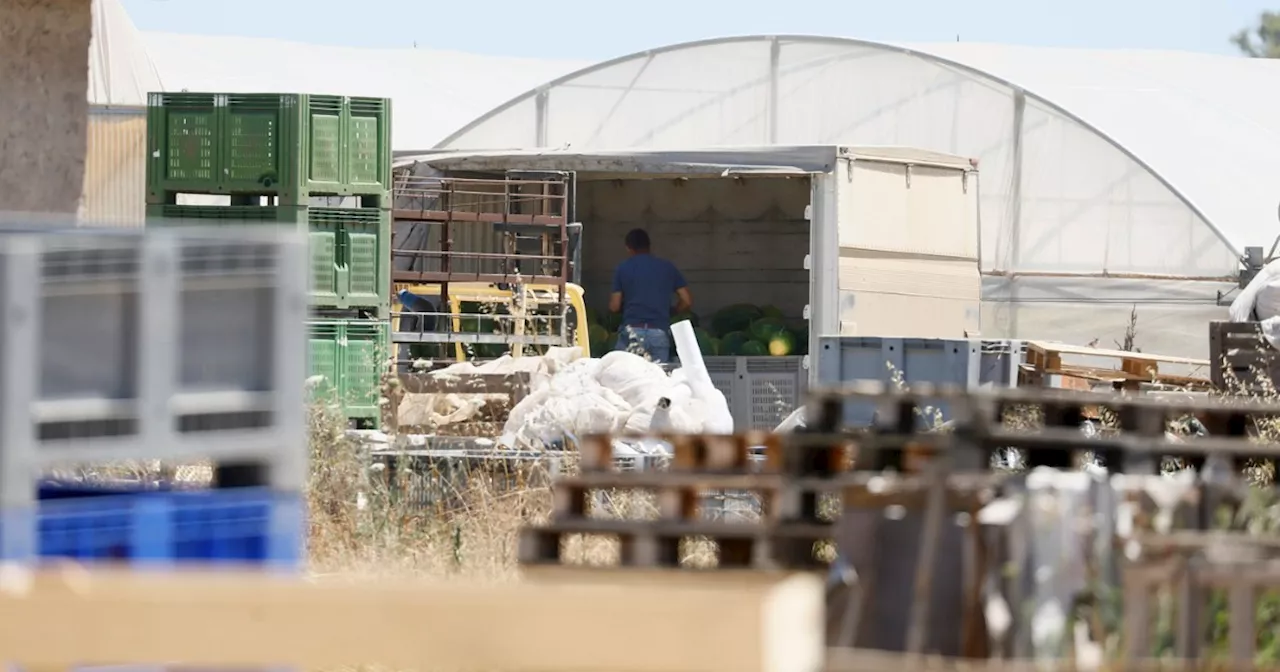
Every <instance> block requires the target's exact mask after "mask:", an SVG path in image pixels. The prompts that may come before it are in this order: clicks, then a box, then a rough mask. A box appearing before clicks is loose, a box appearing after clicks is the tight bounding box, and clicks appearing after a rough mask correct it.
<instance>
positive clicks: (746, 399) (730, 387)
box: [703, 357, 807, 431]
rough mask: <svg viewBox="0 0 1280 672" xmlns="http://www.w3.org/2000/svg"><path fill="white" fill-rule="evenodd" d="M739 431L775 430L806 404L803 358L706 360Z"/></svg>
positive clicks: (708, 369) (727, 358)
mask: <svg viewBox="0 0 1280 672" xmlns="http://www.w3.org/2000/svg"><path fill="white" fill-rule="evenodd" d="M703 359H704V360H705V361H706V364H707V372H708V373H710V374H711V382H712V384H714V385H715V386H716V389H718V390H720V391H721V392H723V393H724V397H725V400H726V401H727V402H728V403H729V411H730V412H731V413H732V414H733V426H734V429H735V430H737V431H745V430H749V429H773V428H774V427H777V426H778V423H780V422H782V421H783V419H784V418H786V417H787V416H788V415H790V414H791V412H792V411H794V410H795V409H797V408H799V406H800V405H801V404H802V403H804V394H805V390H806V389H807V384H806V383H807V377H806V372H805V369H804V366H803V361H804V358H803V357H704V358H703Z"/></svg>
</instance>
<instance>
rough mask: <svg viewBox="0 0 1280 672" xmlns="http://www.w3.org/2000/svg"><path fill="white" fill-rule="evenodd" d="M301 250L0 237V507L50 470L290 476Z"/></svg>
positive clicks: (301, 354) (201, 233)
mask: <svg viewBox="0 0 1280 672" xmlns="http://www.w3.org/2000/svg"><path fill="white" fill-rule="evenodd" d="M306 268H307V251H306V246H305V240H304V239H303V238H302V237H300V236H299V235H297V234H295V233H290V232H286V231H279V230H275V229H274V227H272V228H270V229H263V230H260V231H258V230H252V229H247V228H243V227H234V228H230V229H223V230H196V229H184V230H181V231H178V230H158V231H157V230H147V231H129V232H118V231H117V232H106V231H93V230H74V231H67V230H63V231H57V232H50V233H37V232H31V231H27V232H22V231H13V230H0V315H2V316H3V318H2V319H0V353H2V354H0V437H2V438H3V443H2V444H0V499H3V500H4V501H2V502H0V506H3V505H15V504H16V505H21V504H22V503H23V502H26V501H29V496H30V495H29V493H28V491H29V490H30V489H31V487H32V485H31V481H32V479H33V478H34V474H35V473H38V472H39V471H40V470H41V469H43V468H45V467H47V466H49V465H51V464H60V463H69V462H105V461H113V460H122V459H128V460H141V459H165V460H186V459H200V458H207V459H211V460H215V461H221V462H245V463H260V464H263V465H264V466H267V467H268V471H269V473H270V477H271V481H272V483H271V485H272V486H273V487H277V488H282V489H289V490H297V489H299V488H300V487H301V486H302V484H303V479H304V478H305V471H306V434H305V432H306V410H305V397H304V394H305V391H304V389H303V382H304V380H305V377H306V336H305V329H304V328H303V324H304V320H305V318H306V310H307V302H306V301H307V293H306V292H307V286H306V283H307V275H306Z"/></svg>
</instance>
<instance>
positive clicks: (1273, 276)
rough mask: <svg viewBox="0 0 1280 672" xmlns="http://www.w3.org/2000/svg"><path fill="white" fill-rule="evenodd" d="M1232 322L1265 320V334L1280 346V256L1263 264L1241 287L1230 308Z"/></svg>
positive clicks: (1272, 345) (1274, 345)
mask: <svg viewBox="0 0 1280 672" xmlns="http://www.w3.org/2000/svg"><path fill="white" fill-rule="evenodd" d="M1229 314H1230V316H1231V321H1232V322H1252V321H1255V320H1256V321H1258V322H1261V323H1262V335H1263V337H1264V338H1266V339H1267V342H1268V343H1270V344H1271V347H1273V348H1277V349H1280V259H1277V260H1275V261H1273V262H1271V263H1269V264H1267V265H1266V266H1263V267H1262V269H1261V270H1260V271H1258V274H1257V275H1255V276H1253V279H1252V280H1250V281H1249V284H1248V285H1246V286H1245V288H1244V289H1242V290H1240V294H1239V295H1237V296H1236V299H1235V301H1232V302H1231V308H1230V310H1229Z"/></svg>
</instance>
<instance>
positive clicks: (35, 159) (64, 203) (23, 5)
mask: <svg viewBox="0 0 1280 672" xmlns="http://www.w3.org/2000/svg"><path fill="white" fill-rule="evenodd" d="M92 25H93V19H92V13H91V0H3V2H0V212H3V211H20V212H55V213H68V214H71V215H74V214H75V212H76V210H77V208H78V206H79V202H80V194H81V191H82V189H83V183H84V157H85V146H86V142H87V139H86V130H85V129H86V124H87V121H86V120H87V115H88V107H89V106H88V102H87V100H86V99H87V92H88V90H89V37H90V35H91V34H92Z"/></svg>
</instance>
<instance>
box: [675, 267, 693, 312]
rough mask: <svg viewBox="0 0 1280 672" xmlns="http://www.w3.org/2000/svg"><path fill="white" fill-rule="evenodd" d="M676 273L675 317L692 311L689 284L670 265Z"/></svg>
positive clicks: (682, 275) (691, 296)
mask: <svg viewBox="0 0 1280 672" xmlns="http://www.w3.org/2000/svg"><path fill="white" fill-rule="evenodd" d="M671 268H672V270H674V271H675V272H676V312H675V314H676V315H679V314H680V313H687V312H689V311H690V310H692V309H693V295H692V294H690V293H689V283H687V282H685V281H684V273H681V272H680V269H678V268H676V267H675V266H674V265H672V267H671Z"/></svg>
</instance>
